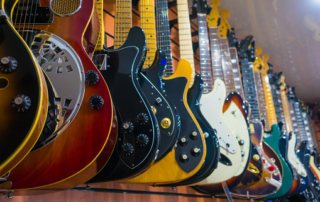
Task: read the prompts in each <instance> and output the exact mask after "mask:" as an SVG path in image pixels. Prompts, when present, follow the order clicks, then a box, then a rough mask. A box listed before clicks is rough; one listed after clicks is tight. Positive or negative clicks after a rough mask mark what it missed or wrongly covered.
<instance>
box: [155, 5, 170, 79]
mask: <svg viewBox="0 0 320 202" xmlns="http://www.w3.org/2000/svg"><path fill="white" fill-rule="evenodd" d="M156 14H157V15H156V17H157V41H158V47H159V48H160V49H161V50H162V51H163V52H164V53H165V55H166V62H167V63H166V69H165V76H171V75H172V74H173V67H172V53H171V43H170V25H169V17H168V1H167V0H156Z"/></svg>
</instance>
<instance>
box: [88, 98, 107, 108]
mask: <svg viewBox="0 0 320 202" xmlns="http://www.w3.org/2000/svg"><path fill="white" fill-rule="evenodd" d="M89 104H90V106H91V108H92V109H101V107H102V106H103V105H104V101H103V98H102V97H101V96H100V95H93V96H91V97H90V99H89Z"/></svg>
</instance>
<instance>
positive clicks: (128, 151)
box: [122, 143, 134, 156]
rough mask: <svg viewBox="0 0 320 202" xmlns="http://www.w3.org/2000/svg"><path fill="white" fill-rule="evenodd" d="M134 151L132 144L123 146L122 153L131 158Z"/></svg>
mask: <svg viewBox="0 0 320 202" xmlns="http://www.w3.org/2000/svg"><path fill="white" fill-rule="evenodd" d="M133 151H134V149H133V146H132V144H130V143H125V144H123V145H122V152H123V153H124V155H126V156H130V155H131V154H132V153H133Z"/></svg>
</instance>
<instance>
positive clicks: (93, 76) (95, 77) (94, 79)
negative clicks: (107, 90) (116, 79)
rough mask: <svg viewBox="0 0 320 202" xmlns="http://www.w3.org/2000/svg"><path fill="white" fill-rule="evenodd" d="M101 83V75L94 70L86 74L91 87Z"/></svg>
mask: <svg viewBox="0 0 320 202" xmlns="http://www.w3.org/2000/svg"><path fill="white" fill-rule="evenodd" d="M98 81H99V74H98V73H97V72H96V71H94V70H89V71H87V73H86V82H87V83H88V84H89V85H94V84H96V83H98Z"/></svg>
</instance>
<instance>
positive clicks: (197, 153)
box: [191, 147, 201, 156]
mask: <svg viewBox="0 0 320 202" xmlns="http://www.w3.org/2000/svg"><path fill="white" fill-rule="evenodd" d="M200 153H201V149H200V148H198V147H194V148H193V149H192V150H191V154H192V156H199V155H200Z"/></svg>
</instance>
